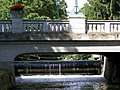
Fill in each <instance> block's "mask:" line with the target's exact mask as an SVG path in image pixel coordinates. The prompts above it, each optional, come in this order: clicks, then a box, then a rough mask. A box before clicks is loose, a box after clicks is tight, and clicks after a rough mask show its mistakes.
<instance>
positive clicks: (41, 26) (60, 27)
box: [23, 20, 69, 32]
mask: <svg viewBox="0 0 120 90" xmlns="http://www.w3.org/2000/svg"><path fill="white" fill-rule="evenodd" d="M41 31H42V32H60V31H69V21H58V20H24V21H23V32H41Z"/></svg>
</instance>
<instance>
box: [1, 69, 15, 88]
mask: <svg viewBox="0 0 120 90" xmlns="http://www.w3.org/2000/svg"><path fill="white" fill-rule="evenodd" d="M13 84H14V76H13V75H12V74H11V73H10V72H9V71H7V70H3V69H0V90H11V89H12V87H13Z"/></svg>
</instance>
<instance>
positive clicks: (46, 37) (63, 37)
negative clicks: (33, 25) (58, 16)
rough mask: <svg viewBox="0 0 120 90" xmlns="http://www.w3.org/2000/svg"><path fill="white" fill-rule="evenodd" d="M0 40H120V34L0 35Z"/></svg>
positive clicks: (52, 33)
mask: <svg viewBox="0 0 120 90" xmlns="http://www.w3.org/2000/svg"><path fill="white" fill-rule="evenodd" d="M0 40H120V33H88V34H85V33H83V34H82V33H81V34H76V33H69V32H39V33H37V32H27V33H14V34H13V33H0Z"/></svg>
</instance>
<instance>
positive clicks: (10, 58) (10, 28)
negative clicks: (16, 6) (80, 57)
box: [0, 17, 120, 82]
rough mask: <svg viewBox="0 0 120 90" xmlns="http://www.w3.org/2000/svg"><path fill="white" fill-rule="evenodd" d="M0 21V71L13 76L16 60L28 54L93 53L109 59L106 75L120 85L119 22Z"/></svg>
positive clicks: (78, 18)
mask: <svg viewBox="0 0 120 90" xmlns="http://www.w3.org/2000/svg"><path fill="white" fill-rule="evenodd" d="M62 22H63V21H61V22H60V21H59V22H56V21H49V22H48V21H46V22H45V21H44V22H40V21H33V22H32V21H31V22H30V21H28V22H27V21H23V20H19V19H14V20H12V21H7V22H6V21H1V22H0V68H3V69H8V70H10V71H12V72H13V74H14V59H15V58H16V57H17V56H18V55H21V54H27V53H44V54H49V53H53V54H59V53H63V54H65V53H77V54H79V53H83V54H84V53H91V54H100V55H104V56H106V57H107V62H106V70H105V73H104V76H105V78H106V79H108V81H117V82H120V67H119V54H120V40H119V39H120V34H119V30H120V23H119V22H118V21H88V22H87V24H86V20H85V19H84V18H83V17H82V18H81V17H72V18H71V19H70V20H69V22H68V21H67V22H66V21H65V22H63V23H62Z"/></svg>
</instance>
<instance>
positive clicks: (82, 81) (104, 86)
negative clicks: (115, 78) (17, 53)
mask: <svg viewBox="0 0 120 90" xmlns="http://www.w3.org/2000/svg"><path fill="white" fill-rule="evenodd" d="M13 90H120V85H118V84H113V85H110V84H108V83H107V81H106V79H105V78H104V77H102V75H91V76H90V75H89V76H88V75H85V76H82V75H44V76H39V75H37V76H21V77H16V86H15V87H14V89H13Z"/></svg>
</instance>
